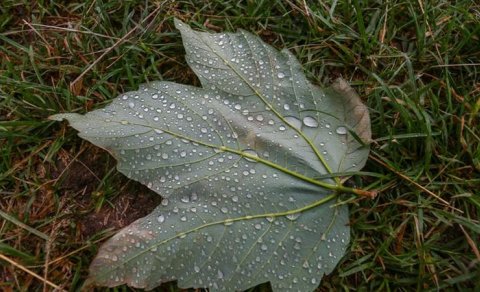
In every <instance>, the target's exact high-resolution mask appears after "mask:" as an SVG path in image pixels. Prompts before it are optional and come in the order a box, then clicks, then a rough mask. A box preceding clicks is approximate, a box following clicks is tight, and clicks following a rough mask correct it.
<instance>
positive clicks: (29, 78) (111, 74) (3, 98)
mask: <svg viewBox="0 0 480 292" xmlns="http://www.w3.org/2000/svg"><path fill="white" fill-rule="evenodd" d="M175 17H176V18H178V19H181V20H183V21H184V22H186V23H188V24H189V25H191V26H192V27H193V28H194V29H196V30H202V31H211V32H221V31H235V30H236V29H238V28H241V29H244V30H247V31H250V32H252V33H254V34H256V35H258V36H260V37H261V38H262V39H263V40H264V41H265V42H267V43H269V44H271V45H272V46H274V47H276V48H279V49H281V48H288V49H289V50H290V51H291V52H292V53H293V54H294V55H295V56H296V57H297V58H298V59H299V61H300V63H301V64H302V65H303V67H304V69H305V72H306V75H307V76H308V78H309V79H310V80H311V81H312V82H313V83H315V84H318V85H321V86H324V85H328V84H329V83H331V82H332V81H333V80H334V79H336V78H337V77H343V78H344V79H346V80H347V81H348V82H349V83H350V84H351V86H352V87H354V88H355V90H356V91H357V92H358V93H359V95H360V96H361V98H362V100H363V101H364V102H365V103H366V105H367V106H368V108H369V110H370V116H371V120H372V133H373V142H372V145H371V152H370V157H369V160H368V162H367V165H366V167H365V168H364V169H363V171H362V172H361V173H359V174H358V175H355V176H353V177H352V178H351V181H350V184H355V185H356V186H359V187H363V188H366V189H374V190H377V191H378V195H377V197H376V198H374V199H369V198H352V199H350V201H349V207H350V226H351V243H350V246H349V248H348V250H347V253H346V255H345V257H344V258H343V259H342V261H341V262H340V264H339V265H338V266H337V267H336V269H335V270H334V272H332V273H331V274H330V275H328V276H325V277H324V278H323V280H322V282H321V283H320V286H319V288H318V290H319V291H329V290H361V291H365V290H368V291H390V290H395V291H412V290H422V291H423V290H444V289H445V290H468V289H473V288H474V287H479V286H480V251H479V246H480V221H479V220H480V219H479V217H480V216H479V215H480V72H479V71H480V5H478V4H475V3H474V1H466V0H465V1H446V0H439V1H408V0H404V1H397V0H391V1H373V0H368V1H359V0H352V1H308V0H307V1H304V0H275V1H274V0H270V1H267V0H264V1H261V0H255V1H254V0H251V1H250V0H249V1H222V0H209V1H206V0H204V1H194V0H190V1H188V0H185V1H160V0H159V1H144V0H142V1H140V0H129V1H120V0H112V1H107V0H87V1H59V0H51V1H49V0H43V1H25V0H16V1H13V0H3V1H2V3H1V4H0V290H3V291H41V290H43V291H50V290H53V289H54V288H55V287H57V288H61V289H64V290H68V291H76V290H79V289H81V288H82V285H83V284H84V281H85V280H86V277H87V275H88V266H89V263H90V262H91V261H92V259H93V258H94V256H95V254H96V252H97V251H98V248H99V246H100V244H101V243H102V242H104V241H106V240H107V239H108V238H109V237H110V236H112V235H113V234H114V233H115V231H117V230H119V229H120V228H122V227H124V226H126V225H128V224H129V223H131V222H133V221H134V220H136V219H138V218H140V217H143V216H145V215H147V214H148V213H149V212H150V211H151V210H153V208H154V207H155V206H156V205H157V204H159V203H160V201H161V198H160V197H159V196H158V195H157V194H155V193H153V192H152V191H150V190H149V189H148V188H147V187H145V186H142V185H141V184H139V183H136V182H134V181H131V180H129V179H127V178H126V177H125V176H123V175H122V174H120V173H119V172H118V171H117V170H116V168H115V160H114V158H113V157H112V156H110V155H109V154H108V153H107V152H106V151H104V150H101V149H99V148H97V147H95V146H93V145H92V144H90V143H88V142H86V141H85V140H82V139H80V138H79V137H78V136H77V135H76V131H75V130H73V129H72V128H70V127H69V126H68V124H67V123H58V122H53V121H51V120H48V117H49V116H51V115H53V114H56V113H63V112H77V113H82V114H83V113H86V112H88V111H91V110H94V109H97V108H101V107H103V106H105V105H107V104H108V103H109V102H110V101H111V100H112V99H113V98H115V97H116V96H118V95H119V94H120V93H123V92H126V91H131V90H136V89H138V86H139V85H140V84H143V83H146V82H149V81H154V80H168V81H173V82H177V83H183V84H191V85H195V86H199V85H200V83H199V81H198V79H196V77H195V75H194V73H193V71H191V69H190V68H189V67H188V66H187V64H186V62H185V59H184V55H185V51H184V49H183V46H182V42H181V38H180V34H179V32H178V31H177V30H176V29H175V28H174V24H173V19H174V18H175ZM177 289H178V288H176V285H175V283H167V284H164V285H163V286H162V287H161V288H159V289H158V291H177ZM106 290H107V289H105V291H106ZM118 290H120V291H132V290H134V289H131V288H127V287H126V286H125V287H122V288H119V289H118ZM99 291H104V290H101V289H99ZM112 291H115V290H112ZM253 291H269V286H268V284H265V285H262V286H260V287H258V288H255V289H254V290H253Z"/></svg>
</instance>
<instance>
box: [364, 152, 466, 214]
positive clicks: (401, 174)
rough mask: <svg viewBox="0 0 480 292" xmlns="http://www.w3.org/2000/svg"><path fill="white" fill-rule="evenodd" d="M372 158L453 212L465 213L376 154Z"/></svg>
mask: <svg viewBox="0 0 480 292" xmlns="http://www.w3.org/2000/svg"><path fill="white" fill-rule="evenodd" d="M370 158H371V159H373V160H375V162H377V163H378V164H381V165H382V166H384V167H385V168H387V169H388V170H390V171H391V172H393V173H395V174H396V175H397V176H399V177H400V178H402V179H403V180H406V181H408V182H409V183H411V184H412V185H414V186H416V187H417V188H419V189H420V190H422V191H423V192H425V193H427V194H429V195H430V196H432V197H434V198H435V199H437V200H438V201H440V202H441V203H442V204H443V205H445V206H446V207H448V208H450V209H452V210H455V211H457V212H459V213H462V214H463V211H462V210H460V209H457V208H455V207H452V206H451V205H450V203H449V202H448V201H446V200H445V199H442V198H441V197H440V196H439V195H437V194H435V193H434V192H432V191H430V190H429V189H427V188H425V187H424V186H422V185H421V184H419V183H417V182H416V181H414V180H412V179H411V178H409V177H408V176H406V175H404V174H403V173H401V172H399V171H397V170H396V169H394V168H393V167H391V166H390V165H388V164H387V163H385V162H384V161H383V160H381V159H380V158H378V157H375V154H374V153H372V154H371V155H370Z"/></svg>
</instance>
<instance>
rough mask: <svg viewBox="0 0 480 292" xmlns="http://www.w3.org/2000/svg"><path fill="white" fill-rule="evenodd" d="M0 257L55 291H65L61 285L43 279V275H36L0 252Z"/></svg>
mask: <svg viewBox="0 0 480 292" xmlns="http://www.w3.org/2000/svg"><path fill="white" fill-rule="evenodd" d="M0 259H2V260H4V261H6V262H8V263H9V264H11V265H12V266H14V267H16V268H18V269H20V270H22V271H24V272H25V273H28V274H29V275H31V276H32V277H35V278H37V279H39V280H40V281H42V282H43V283H45V284H46V285H48V286H50V287H52V288H54V289H55V291H67V290H65V289H63V288H62V287H60V286H58V285H56V284H54V283H52V282H50V281H49V280H47V279H45V278H44V277H42V276H40V275H38V274H37V273H35V272H32V271H31V270H29V269H27V268H26V267H24V266H23V265H21V264H19V263H17V262H16V261H14V260H12V259H10V258H8V257H6V256H4V255H3V254H1V253H0Z"/></svg>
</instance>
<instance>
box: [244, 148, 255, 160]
mask: <svg viewBox="0 0 480 292" xmlns="http://www.w3.org/2000/svg"><path fill="white" fill-rule="evenodd" d="M243 153H245V154H246V156H244V157H245V159H246V160H248V161H251V162H255V161H256V160H255V159H253V157H258V154H257V152H256V151H255V150H253V149H245V150H243Z"/></svg>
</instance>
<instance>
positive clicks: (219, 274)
mask: <svg viewBox="0 0 480 292" xmlns="http://www.w3.org/2000/svg"><path fill="white" fill-rule="evenodd" d="M217 277H218V278H219V279H223V272H222V271H220V270H218V272H217Z"/></svg>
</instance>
